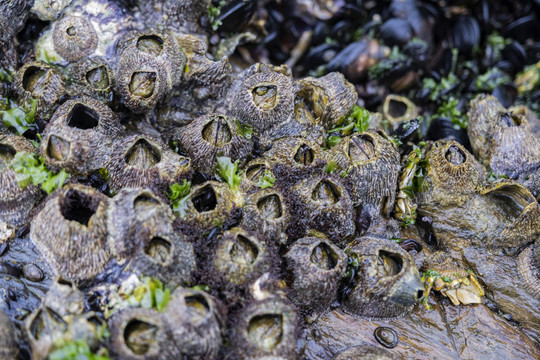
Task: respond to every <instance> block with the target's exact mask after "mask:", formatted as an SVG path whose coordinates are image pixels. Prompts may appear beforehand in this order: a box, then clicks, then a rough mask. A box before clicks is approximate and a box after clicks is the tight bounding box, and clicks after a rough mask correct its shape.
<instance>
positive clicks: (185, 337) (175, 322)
mask: <svg viewBox="0 0 540 360" xmlns="http://www.w3.org/2000/svg"><path fill="white" fill-rule="evenodd" d="M163 320H164V323H165V326H166V327H167V331H168V333H169V336H170V337H171V339H172V341H173V343H174V351H173V353H174V355H175V356H174V359H181V358H183V357H186V358H190V359H208V360H213V359H217V356H218V352H219V349H220V347H221V344H222V338H221V327H222V323H223V319H222V317H221V314H220V313H219V310H218V303H217V300H216V299H214V298H213V297H212V296H210V295H208V294H207V293H205V292H204V291H200V290H192V289H183V288H178V289H176V291H175V292H174V293H173V294H172V295H171V301H170V302H169V306H168V307H167V310H166V311H165V313H164V316H163Z"/></svg>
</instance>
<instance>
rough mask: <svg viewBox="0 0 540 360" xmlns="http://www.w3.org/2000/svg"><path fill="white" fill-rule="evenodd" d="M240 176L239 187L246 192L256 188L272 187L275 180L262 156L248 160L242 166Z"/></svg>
mask: <svg viewBox="0 0 540 360" xmlns="http://www.w3.org/2000/svg"><path fill="white" fill-rule="evenodd" d="M241 177H242V183H241V188H242V191H243V192H244V193H246V194H248V193H250V192H252V191H254V190H255V189H257V188H264V187H273V186H274V184H275V180H276V179H275V176H274V174H273V172H272V170H271V165H270V163H269V161H268V160H267V159H266V158H264V157H261V158H256V159H253V160H251V161H250V162H248V163H247V164H246V165H245V166H244V171H242V174H241ZM272 182H273V183H272Z"/></svg>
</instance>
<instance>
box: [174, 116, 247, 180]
mask: <svg viewBox="0 0 540 360" xmlns="http://www.w3.org/2000/svg"><path fill="white" fill-rule="evenodd" d="M241 126H242V125H241V124H240V123H239V122H238V120H236V119H234V118H230V117H228V116H225V115H221V114H210V115H204V116H201V117H199V118H197V119H195V120H193V121H192V122H191V123H190V124H189V125H187V126H184V127H182V128H179V129H178V130H177V132H176V135H174V136H173V139H175V140H177V141H178V145H179V146H180V149H181V150H182V152H183V153H185V154H187V155H188V156H189V157H190V158H191V159H193V160H194V162H193V166H194V169H195V170H198V171H201V172H205V173H209V174H212V173H213V172H214V170H215V168H216V165H217V160H216V158H217V156H227V157H230V158H231V161H233V162H234V161H236V160H240V166H242V165H243V164H244V161H245V159H246V157H247V155H249V154H250V153H251V151H252V148H253V143H252V142H251V141H249V140H248V139H247V138H246V137H245V136H246V135H244V134H243V133H242V130H241Z"/></svg>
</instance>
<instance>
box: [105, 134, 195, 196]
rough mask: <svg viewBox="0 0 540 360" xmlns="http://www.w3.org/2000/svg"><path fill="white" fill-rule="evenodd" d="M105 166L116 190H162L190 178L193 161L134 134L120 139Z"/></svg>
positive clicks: (158, 142)
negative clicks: (134, 188)
mask: <svg viewBox="0 0 540 360" xmlns="http://www.w3.org/2000/svg"><path fill="white" fill-rule="evenodd" d="M103 167H105V168H106V169H107V170H109V173H110V185H111V188H112V189H113V190H117V189H120V188H123V187H150V188H152V189H153V190H154V191H157V192H159V191H161V190H164V188H165V187H167V186H168V185H169V184H172V183H175V182H179V181H180V180H181V179H185V178H187V177H188V176H189V174H190V172H191V160H190V159H189V158H187V157H184V156H180V155H178V154H176V153H174V152H173V151H171V150H169V148H168V147H167V146H166V145H165V144H163V143H162V142H161V141H159V140H156V139H153V138H151V137H149V136H144V135H131V136H127V137H125V138H123V139H121V140H119V141H117V143H116V144H115V147H114V149H113V150H112V152H111V154H110V156H109V157H108V158H107V161H106V162H105V164H104V166H103Z"/></svg>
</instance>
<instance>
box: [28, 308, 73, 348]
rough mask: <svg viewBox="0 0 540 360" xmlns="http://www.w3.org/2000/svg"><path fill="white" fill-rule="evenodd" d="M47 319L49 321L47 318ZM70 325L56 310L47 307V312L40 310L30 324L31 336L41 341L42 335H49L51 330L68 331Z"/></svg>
mask: <svg viewBox="0 0 540 360" xmlns="http://www.w3.org/2000/svg"><path fill="white" fill-rule="evenodd" d="M45 317H47V319H46V318H45ZM67 327H68V325H67V323H66V322H65V321H64V319H62V317H61V316H60V315H58V314H57V313H56V312H55V311H54V310H52V309H50V308H48V307H46V308H45V310H41V309H40V310H39V311H38V313H37V315H36V316H35V317H34V319H33V320H32V322H31V323H30V329H29V330H30V334H32V336H33V337H34V339H36V340H39V339H40V338H41V334H43V333H45V334H46V333H48V332H49V331H50V329H51V330H52V329H55V328H56V329H58V330H60V331H66V329H67Z"/></svg>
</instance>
